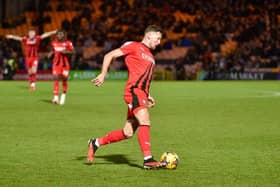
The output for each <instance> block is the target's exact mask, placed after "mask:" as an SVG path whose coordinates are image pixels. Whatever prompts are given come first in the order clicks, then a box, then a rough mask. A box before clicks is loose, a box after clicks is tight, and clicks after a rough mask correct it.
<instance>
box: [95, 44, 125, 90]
mask: <svg viewBox="0 0 280 187" xmlns="http://www.w3.org/2000/svg"><path fill="white" fill-rule="evenodd" d="M123 55H124V53H123V52H122V51H121V49H120V48H117V49H114V50H113V51H111V52H109V53H107V54H106V55H105V56H104V59H103V64H102V69H101V73H100V74H99V75H98V76H97V77H96V78H94V79H92V80H91V82H92V83H93V84H94V85H95V86H102V85H103V83H104V80H105V77H106V75H107V72H108V69H109V66H110V64H111V62H112V61H113V59H114V58H118V57H121V56H123Z"/></svg>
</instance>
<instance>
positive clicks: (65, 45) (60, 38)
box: [49, 30, 74, 105]
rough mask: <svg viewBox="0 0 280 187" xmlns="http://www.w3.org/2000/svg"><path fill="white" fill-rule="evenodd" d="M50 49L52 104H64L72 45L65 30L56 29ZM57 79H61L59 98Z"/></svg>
mask: <svg viewBox="0 0 280 187" xmlns="http://www.w3.org/2000/svg"><path fill="white" fill-rule="evenodd" d="M51 46H52V50H53V51H51V52H50V53H49V57H51V56H53V66H52V74H53V77H54V85H53V95H54V96H53V100H52V102H53V103H54V104H61V105H64V104H65V99H66V93H67V89H68V82H67V79H68V75H69V71H70V64H69V55H71V54H73V52H74V47H73V44H72V42H71V41H69V40H67V39H66V32H65V31H64V30H58V31H57V33H56V40H54V41H53V42H52V43H51ZM59 81H62V94H61V96H60V100H59Z"/></svg>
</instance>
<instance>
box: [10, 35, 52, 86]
mask: <svg viewBox="0 0 280 187" xmlns="http://www.w3.org/2000/svg"><path fill="white" fill-rule="evenodd" d="M55 33H56V30H54V31H50V32H45V33H43V34H42V35H36V31H35V30H29V31H28V36H24V37H21V36H17V35H12V34H8V35H6V38H8V39H13V40H17V41H21V42H22V44H23V47H24V55H25V66H26V69H27V72H28V80H29V90H30V91H35V89H36V85H35V83H36V74H37V68H38V60H39V54H38V53H39V47H40V42H41V40H42V39H45V38H47V37H49V36H51V35H53V34H55Z"/></svg>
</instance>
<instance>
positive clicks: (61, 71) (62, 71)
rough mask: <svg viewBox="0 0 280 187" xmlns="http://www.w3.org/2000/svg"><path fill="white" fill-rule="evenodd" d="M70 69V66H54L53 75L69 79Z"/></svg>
mask: <svg viewBox="0 0 280 187" xmlns="http://www.w3.org/2000/svg"><path fill="white" fill-rule="evenodd" d="M69 71H70V68H69V66H65V67H63V66H53V67H52V74H53V75H55V76H62V77H64V78H68V76H69Z"/></svg>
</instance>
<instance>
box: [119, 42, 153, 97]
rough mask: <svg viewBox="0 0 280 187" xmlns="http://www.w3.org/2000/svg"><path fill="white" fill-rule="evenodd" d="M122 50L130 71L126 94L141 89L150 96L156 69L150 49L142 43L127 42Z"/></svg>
mask: <svg viewBox="0 0 280 187" xmlns="http://www.w3.org/2000/svg"><path fill="white" fill-rule="evenodd" d="M120 49H121V51H122V52H123V53H124V54H125V64H126V66H127V69H128V81H127V83H126V88H125V92H130V91H131V88H140V89H141V90H143V91H144V92H145V93H146V94H147V95H148V94H149V89H150V84H151V81H152V75H153V71H154V67H155V59H154V56H153V54H152V53H151V51H150V49H149V48H148V47H147V46H146V45H145V44H143V43H142V42H126V43H125V44H123V45H122V46H121V48H120Z"/></svg>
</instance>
